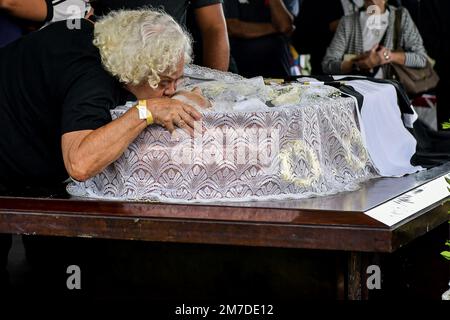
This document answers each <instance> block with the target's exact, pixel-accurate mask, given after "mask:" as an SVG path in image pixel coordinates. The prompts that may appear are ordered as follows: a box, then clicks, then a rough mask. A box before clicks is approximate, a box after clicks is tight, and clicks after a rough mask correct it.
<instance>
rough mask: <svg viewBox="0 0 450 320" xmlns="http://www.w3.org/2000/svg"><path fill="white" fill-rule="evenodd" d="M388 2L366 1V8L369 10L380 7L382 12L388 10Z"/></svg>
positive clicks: (383, 0)
mask: <svg viewBox="0 0 450 320" xmlns="http://www.w3.org/2000/svg"><path fill="white" fill-rule="evenodd" d="M386 2H387V1H386V0H364V7H365V8H366V9H367V8H368V7H370V6H378V7H379V8H380V9H381V12H384V10H386Z"/></svg>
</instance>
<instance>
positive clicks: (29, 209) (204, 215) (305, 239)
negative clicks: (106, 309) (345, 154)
mask: <svg viewBox="0 0 450 320" xmlns="http://www.w3.org/2000/svg"><path fill="white" fill-rule="evenodd" d="M449 172H450V163H448V164H446V165H443V166H441V167H437V168H434V169H432V170H429V171H424V172H419V173H417V174H414V175H410V176H407V177H402V178H382V179H374V180H371V181H369V182H367V183H365V184H364V185H363V186H362V188H361V189H360V190H358V191H355V192H348V193H342V194H337V195H334V196H328V197H319V198H311V199H305V200H299V201H280V202H249V203H226V204H224V203H222V204H221V203H216V204H208V205H200V204H198V205H194V204H193V205H176V204H163V203H133V202H112V201H98V200H86V199H75V198H70V197H69V196H67V195H64V194H52V195H47V196H40V197H18V196H14V197H12V196H3V197H0V233H12V234H38V235H53V236H67V237H88V238H106V239H124V240H144V241H158V242H179V243H201V244H225V245H235V246H260V247H280V248H302V249H316V250H336V251H343V252H344V253H345V259H344V260H343V267H342V272H341V276H340V277H339V279H338V282H339V283H338V288H339V292H338V297H339V298H348V299H366V298H368V290H367V288H366V285H365V283H366V267H367V265H369V264H370V263H372V258H373V257H376V254H377V253H392V252H394V251H396V250H397V249H399V248H401V247H403V246H405V245H407V244H408V243H409V242H411V241H412V240H414V239H416V238H418V237H421V236H422V235H424V234H426V233H427V232H429V231H431V230H433V229H434V228H436V227H438V226H439V225H441V224H443V223H445V222H446V221H448V214H447V211H448V207H449V206H448V205H444V202H445V200H446V198H448V197H447V196H444V197H443V198H441V199H439V200H437V201H433V202H432V203H429V204H427V205H426V206H425V207H423V206H422V207H420V208H419V209H418V210H414V211H411V212H409V213H408V216H407V217H405V218H402V219H401V221H399V222H398V223H395V224H394V225H392V226H389V225H386V224H385V223H382V222H380V221H378V220H376V219H374V218H372V217H370V216H369V215H368V213H370V212H371V211H370V210H371V209H374V208H375V209H376V208H383V207H381V206H383V205H384V206H386V205H389V203H390V202H389V201H397V202H398V200H399V197H400V196H402V195H404V194H405V193H407V192H416V193H420V191H422V190H421V188H422V187H423V186H424V184H426V183H428V182H430V181H433V180H435V179H443V178H442V177H443V176H444V175H446V174H448V173H449ZM435 181H436V180H435ZM411 190H412V191H411ZM393 199H394V200H393ZM391 204H392V202H391Z"/></svg>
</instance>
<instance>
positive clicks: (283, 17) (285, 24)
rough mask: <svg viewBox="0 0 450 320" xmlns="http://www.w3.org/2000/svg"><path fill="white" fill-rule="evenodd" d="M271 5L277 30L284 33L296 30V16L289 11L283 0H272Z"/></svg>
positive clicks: (271, 13)
mask: <svg viewBox="0 0 450 320" xmlns="http://www.w3.org/2000/svg"><path fill="white" fill-rule="evenodd" d="M269 7H270V17H271V18H272V24H273V26H274V28H275V30H277V31H278V32H279V33H284V34H289V33H291V32H292V31H294V24H293V23H294V16H293V15H292V14H291V13H290V12H289V11H288V9H287V8H286V6H285V5H284V3H283V1H282V0H270V1H269Z"/></svg>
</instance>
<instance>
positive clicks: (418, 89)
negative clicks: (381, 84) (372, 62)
mask: <svg viewBox="0 0 450 320" xmlns="http://www.w3.org/2000/svg"><path fill="white" fill-rule="evenodd" d="M402 14H403V13H402V10H401V9H400V8H399V9H397V10H396V12H395V31H394V46H395V47H396V49H395V51H397V52H401V51H403V49H402V47H401V45H400V32H401V21H402ZM391 78H392V79H394V80H397V81H399V82H400V83H401V84H402V85H403V86H404V87H405V89H406V92H407V93H408V94H411V95H417V94H420V93H423V92H426V91H428V90H430V89H433V88H435V87H436V86H437V84H438V82H439V76H438V74H437V73H436V71H434V69H433V66H432V64H431V62H430V59H429V58H428V57H427V64H426V66H425V67H424V68H410V67H406V66H404V65H399V64H395V63H392V64H391Z"/></svg>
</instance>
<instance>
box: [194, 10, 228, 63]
mask: <svg viewBox="0 0 450 320" xmlns="http://www.w3.org/2000/svg"><path fill="white" fill-rule="evenodd" d="M195 17H196V22H197V25H198V27H199V29H200V32H201V34H202V39H203V64H204V65H205V66H206V67H209V68H213V69H217V70H222V71H227V70H228V64H229V62H230V45H229V43H228V33H227V26H226V23H225V17H224V16H223V10H222V4H220V3H218V4H214V5H210V6H205V7H201V8H197V9H196V10H195Z"/></svg>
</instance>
